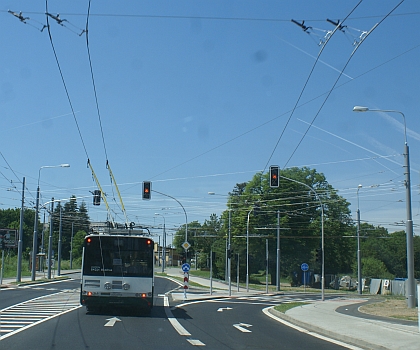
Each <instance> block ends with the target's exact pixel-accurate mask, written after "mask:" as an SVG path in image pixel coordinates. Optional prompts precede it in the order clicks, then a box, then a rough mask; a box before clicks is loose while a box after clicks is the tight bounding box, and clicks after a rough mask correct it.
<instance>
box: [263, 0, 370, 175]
mask: <svg viewBox="0 0 420 350" xmlns="http://www.w3.org/2000/svg"><path fill="white" fill-rule="evenodd" d="M362 1H363V0H360V1H359V2H358V3H357V5H356V6H355V7H354V8H353V9H352V10H351V11H350V13H349V14H348V15H347V16H346V17H345V18H344V20H343V21H342V22H341V23H339V24H338V25H337V26H336V27H335V28H334V30H333V31H332V32H331V34H330V35H328V37H326V39H325V41H324V42H323V43H322V46H321V49H320V50H319V52H318V56H317V57H316V59H315V62H314V64H313V65H312V69H311V71H310V73H309V75H308V77H307V79H306V81H305V84H304V85H303V88H302V90H301V92H300V94H299V97H298V99H297V101H296V103H295V105H294V107H293V109H292V112H291V113H290V115H289V118H288V119H287V122H286V125H285V126H284V127H283V131H282V132H281V134H280V136H279V138H278V140H277V142H276V144H275V146H274V149H273V151H272V152H271V154H270V157H269V158H268V161H267V163H266V164H265V166H264V169H263V172H264V171H265V169H267V167H268V164H269V163H270V161H271V159H272V158H273V155H274V152H275V151H276V149H277V147H278V145H279V143H280V140H281V139H282V137H283V135H284V132H285V131H286V128H287V126H288V125H289V122H290V120H291V119H292V116H293V114H294V112H295V110H296V108H297V106H298V104H299V101H300V99H301V98H302V96H303V92H304V91H305V89H306V86H307V85H308V82H309V79H310V78H311V76H312V73H313V71H314V70H315V67H316V65H317V63H318V61H319V57H320V56H321V54H322V52H323V51H324V48H325V46H326V45H327V44H328V42H329V41H330V39H331V38H332V36H333V35H334V34H335V33H336V32H337V30H340V28H341V25H342V23H343V22H344V21H345V20H346V19H347V18H348V17H349V16H350V15H351V14H352V13H353V12H354V11H355V10H356V8H357V7H358V6H359V5H360V4H361V3H362ZM292 21H293V20H292ZM294 23H296V22H294ZM298 25H299V24H298Z"/></svg>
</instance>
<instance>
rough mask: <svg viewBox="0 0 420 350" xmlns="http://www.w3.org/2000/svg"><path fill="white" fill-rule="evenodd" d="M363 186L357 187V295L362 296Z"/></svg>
mask: <svg viewBox="0 0 420 350" xmlns="http://www.w3.org/2000/svg"><path fill="white" fill-rule="evenodd" d="M361 188H362V185H359V186H357V293H358V294H362V290H363V288H362V257H361V254H360V209H359V190H360V189H361Z"/></svg>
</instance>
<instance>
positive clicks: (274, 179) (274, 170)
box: [270, 165, 279, 187]
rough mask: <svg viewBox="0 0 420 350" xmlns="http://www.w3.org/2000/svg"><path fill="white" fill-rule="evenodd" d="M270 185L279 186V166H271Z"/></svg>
mask: <svg viewBox="0 0 420 350" xmlns="http://www.w3.org/2000/svg"><path fill="white" fill-rule="evenodd" d="M270 187H279V167H278V166H277V165H272V166H270Z"/></svg>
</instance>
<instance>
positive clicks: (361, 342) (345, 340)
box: [268, 306, 389, 350]
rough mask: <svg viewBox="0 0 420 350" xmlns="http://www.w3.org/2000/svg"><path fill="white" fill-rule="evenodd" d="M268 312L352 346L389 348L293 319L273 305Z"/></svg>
mask: <svg viewBox="0 0 420 350" xmlns="http://www.w3.org/2000/svg"><path fill="white" fill-rule="evenodd" d="M298 307H299V306H298ZM268 312H269V313H270V314H272V315H273V316H276V317H278V318H280V319H282V320H284V321H286V322H289V323H291V324H293V325H295V326H298V327H301V328H304V329H305V330H307V331H308V332H312V333H317V334H320V335H323V336H325V337H329V338H332V339H334V340H338V341H341V342H343V343H347V344H351V345H354V346H359V347H362V348H364V349H372V350H389V349H388V348H386V347H383V346H380V345H377V344H372V343H369V342H366V341H364V340H361V339H356V338H353V337H349V336H346V335H342V334H339V333H335V332H332V331H329V330H327V329H324V328H320V327H317V326H315V325H312V324H310V323H306V322H302V321H298V320H296V319H294V318H293V317H290V316H288V315H287V314H284V313H282V312H280V311H277V310H275V309H274V306H273V307H270V308H269V309H268Z"/></svg>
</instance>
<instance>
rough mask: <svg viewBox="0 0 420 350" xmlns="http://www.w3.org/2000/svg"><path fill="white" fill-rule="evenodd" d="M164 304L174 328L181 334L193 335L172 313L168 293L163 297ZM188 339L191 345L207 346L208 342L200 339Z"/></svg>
mask: <svg viewBox="0 0 420 350" xmlns="http://www.w3.org/2000/svg"><path fill="white" fill-rule="evenodd" d="M163 306H164V308H165V313H166V317H167V318H168V321H169V322H170V323H171V325H172V327H174V329H175V330H176V331H177V332H178V334H179V335H185V336H187V337H189V336H191V333H190V332H188V331H187V330H186V329H185V328H184V327H183V326H182V325H181V323H179V321H178V320H177V319H176V318H175V317H174V315H173V314H172V311H171V309H170V307H169V298H168V296H167V295H165V296H164V297H163ZM187 341H188V342H189V343H190V344H191V345H196V346H205V345H206V344H204V343H203V342H201V341H200V340H198V339H187Z"/></svg>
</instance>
